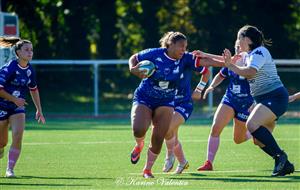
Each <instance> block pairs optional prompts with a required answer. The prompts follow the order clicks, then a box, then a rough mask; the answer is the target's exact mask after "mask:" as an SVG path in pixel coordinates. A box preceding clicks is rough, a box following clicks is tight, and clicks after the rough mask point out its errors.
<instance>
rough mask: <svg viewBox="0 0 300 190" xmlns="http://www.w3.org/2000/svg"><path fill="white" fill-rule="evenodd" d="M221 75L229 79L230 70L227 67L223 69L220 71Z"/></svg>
mask: <svg viewBox="0 0 300 190" xmlns="http://www.w3.org/2000/svg"><path fill="white" fill-rule="evenodd" d="M219 73H220V75H221V76H222V77H224V78H227V77H228V68H227V67H223V68H222V69H221V70H220V72H219Z"/></svg>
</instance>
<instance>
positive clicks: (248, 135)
mask: <svg viewBox="0 0 300 190" xmlns="http://www.w3.org/2000/svg"><path fill="white" fill-rule="evenodd" d="M251 138H252V135H251V133H250V131H248V130H247V132H246V140H249V139H251Z"/></svg>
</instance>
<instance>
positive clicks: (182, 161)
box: [174, 141, 186, 165]
mask: <svg viewBox="0 0 300 190" xmlns="http://www.w3.org/2000/svg"><path fill="white" fill-rule="evenodd" d="M174 154H175V156H176V158H177V160H178V162H179V164H181V165H183V164H185V163H186V159H185V156H184V153H183V149H182V146H181V143H180V142H179V141H178V143H177V145H176V146H175V147H174Z"/></svg>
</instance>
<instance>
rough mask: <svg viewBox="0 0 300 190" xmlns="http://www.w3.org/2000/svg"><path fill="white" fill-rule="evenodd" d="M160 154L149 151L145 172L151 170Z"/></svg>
mask: <svg viewBox="0 0 300 190" xmlns="http://www.w3.org/2000/svg"><path fill="white" fill-rule="evenodd" d="M157 156H158V154H154V153H153V152H152V151H151V150H150V148H149V149H148V153H147V161H146V164H145V167H144V170H151V168H152V166H153V164H154V162H155V160H156V158H157Z"/></svg>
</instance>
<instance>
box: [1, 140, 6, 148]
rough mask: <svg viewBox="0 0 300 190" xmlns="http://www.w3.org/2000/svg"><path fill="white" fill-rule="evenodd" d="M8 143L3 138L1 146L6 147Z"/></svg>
mask: <svg viewBox="0 0 300 190" xmlns="http://www.w3.org/2000/svg"><path fill="white" fill-rule="evenodd" d="M6 145H7V141H3V140H1V141H0V148H4V147H6Z"/></svg>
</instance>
